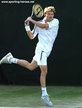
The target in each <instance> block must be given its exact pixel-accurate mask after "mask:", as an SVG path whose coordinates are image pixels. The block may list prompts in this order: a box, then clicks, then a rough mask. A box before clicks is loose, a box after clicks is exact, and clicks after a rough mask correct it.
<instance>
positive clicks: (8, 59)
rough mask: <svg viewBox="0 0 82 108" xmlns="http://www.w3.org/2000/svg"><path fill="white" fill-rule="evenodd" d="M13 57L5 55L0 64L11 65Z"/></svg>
mask: <svg viewBox="0 0 82 108" xmlns="http://www.w3.org/2000/svg"><path fill="white" fill-rule="evenodd" d="M12 58H13V56H12V54H11V53H8V54H7V55H5V56H4V57H3V58H2V59H1V60H0V64H2V63H8V64H11V60H10V59H12Z"/></svg>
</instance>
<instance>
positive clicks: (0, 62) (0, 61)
mask: <svg viewBox="0 0 82 108" xmlns="http://www.w3.org/2000/svg"><path fill="white" fill-rule="evenodd" d="M10 55H12V54H11V53H8V54H7V55H5V56H4V57H3V58H2V59H1V60H0V64H2V61H3V60H4V59H5V58H6V57H8V56H10Z"/></svg>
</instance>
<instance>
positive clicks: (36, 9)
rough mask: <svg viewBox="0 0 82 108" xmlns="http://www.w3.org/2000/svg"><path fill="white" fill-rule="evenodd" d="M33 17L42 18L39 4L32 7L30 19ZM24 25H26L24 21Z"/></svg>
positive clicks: (41, 9)
mask: <svg viewBox="0 0 82 108" xmlns="http://www.w3.org/2000/svg"><path fill="white" fill-rule="evenodd" d="M33 15H35V16H36V17H37V18H41V17H42V16H43V8H42V6H41V5H40V4H34V5H33V6H32V13H31V18H32V17H33ZM25 23H28V21H27V20H26V21H25Z"/></svg>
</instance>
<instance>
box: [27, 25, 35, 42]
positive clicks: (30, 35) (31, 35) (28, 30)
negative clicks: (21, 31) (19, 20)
mask: <svg viewBox="0 0 82 108" xmlns="http://www.w3.org/2000/svg"><path fill="white" fill-rule="evenodd" d="M25 29H26V33H27V35H28V37H29V38H30V39H31V40H32V39H34V38H35V36H34V35H33V34H32V32H31V30H30V27H29V24H26V23H25Z"/></svg>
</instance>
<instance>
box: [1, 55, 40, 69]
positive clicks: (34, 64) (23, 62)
mask: <svg viewBox="0 0 82 108" xmlns="http://www.w3.org/2000/svg"><path fill="white" fill-rule="evenodd" d="M3 63H8V64H11V63H15V64H18V65H20V66H23V67H25V68H27V69H29V70H34V69H35V68H37V67H38V65H37V62H36V61H34V60H32V62H31V63H29V62H28V61H26V60H22V59H17V58H14V57H13V55H12V54H11V53H8V54H7V55H6V56H4V57H3V58H2V59H1V60H0V64H3Z"/></svg>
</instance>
